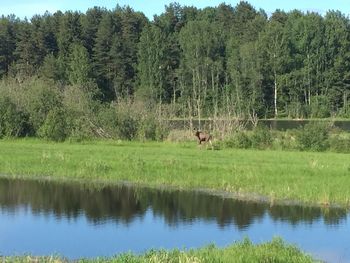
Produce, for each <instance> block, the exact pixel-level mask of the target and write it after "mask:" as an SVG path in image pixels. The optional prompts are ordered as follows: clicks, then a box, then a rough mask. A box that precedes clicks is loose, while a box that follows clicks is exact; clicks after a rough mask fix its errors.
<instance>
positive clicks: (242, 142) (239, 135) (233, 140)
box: [224, 131, 252, 149]
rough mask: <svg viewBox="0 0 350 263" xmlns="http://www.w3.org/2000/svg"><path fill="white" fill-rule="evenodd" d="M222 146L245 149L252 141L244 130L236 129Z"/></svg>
mask: <svg viewBox="0 0 350 263" xmlns="http://www.w3.org/2000/svg"><path fill="white" fill-rule="evenodd" d="M224 146H225V147H227V148H241V149H247V148H250V147H251V146H252V141H251V140H250V138H249V136H248V135H247V134H246V132H244V131H238V132H236V133H234V134H233V136H231V137H230V138H228V139H226V140H225V141H224Z"/></svg>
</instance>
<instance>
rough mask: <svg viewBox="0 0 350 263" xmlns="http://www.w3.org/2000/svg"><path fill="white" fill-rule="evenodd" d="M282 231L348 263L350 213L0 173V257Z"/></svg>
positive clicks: (196, 243)
mask: <svg viewBox="0 0 350 263" xmlns="http://www.w3.org/2000/svg"><path fill="white" fill-rule="evenodd" d="M275 236H280V237H282V238H283V239H284V240H285V241H287V242H288V243H293V244H296V245H297V246H299V247H300V248H301V249H302V250H304V251H306V252H307V253H310V254H312V255H313V256H314V257H315V258H318V259H323V260H325V261H327V262H350V249H349V246H350V245H349V244H350V215H349V213H348V211H346V210H344V209H339V208H332V209H321V208H312V207H303V206H297V205H292V206H282V205H274V206H272V207H270V206H269V205H268V204H264V203H256V202H244V201H239V200H234V199H230V198H224V197H222V196H215V195H209V194H205V193H203V192H194V191H192V192H191V191H170V190H157V189H149V188H135V187H131V186H125V185H124V186H103V185H100V186H94V187H92V186H89V185H87V184H83V183H76V182H75V183H67V182H61V183H57V182H50V181H33V180H18V179H16V180H15V179H6V178H0V255H22V254H24V253H30V254H32V255H50V254H59V255H62V256H64V257H67V258H69V259H76V258H80V257H97V256H112V255H115V254H117V253H122V252H128V251H132V252H135V253H141V252H144V251H145V250H149V249H152V248H154V249H159V248H165V249H171V248H180V249H187V248H197V247H201V246H205V245H208V244H212V243H214V244H216V245H217V246H220V247H223V246H227V245H229V244H232V243H233V242H235V241H241V240H242V239H243V238H245V237H249V238H250V239H251V240H252V241H253V242H255V243H260V242H266V241H270V240H271V239H272V238H273V237H275Z"/></svg>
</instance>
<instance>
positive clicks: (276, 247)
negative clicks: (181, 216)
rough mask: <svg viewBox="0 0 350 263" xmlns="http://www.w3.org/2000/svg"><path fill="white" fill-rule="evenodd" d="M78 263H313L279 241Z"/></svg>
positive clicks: (54, 260)
mask: <svg viewBox="0 0 350 263" xmlns="http://www.w3.org/2000/svg"><path fill="white" fill-rule="evenodd" d="M0 261H1V262H4V263H7V262H8V263H10V262H11V263H20V262H25V263H29V262H50V263H63V262H67V261H66V260H64V259H60V258H59V257H46V258H44V257H42V258H35V257H31V256H26V257H4V258H1V257H0ZM76 262H79V263H105V262H115V263H147V262H149V263H161V262H167V263H175V262H176V263H179V262H185V263H201V262H210V263H214V262H218V263H219V262H220V263H235V262H237V263H238V262H247V263H248V262H249V263H251V262H252V263H253V262H293V263H298V262H300V263H303V262H315V261H314V260H313V259H312V258H311V257H310V256H308V255H306V254H304V253H302V252H301V251H300V250H299V249H298V248H296V247H294V246H291V245H287V244H285V243H284V242H283V241H282V240H281V239H274V240H273V241H271V242H269V243H265V244H260V245H253V244H252V243H251V242H250V241H248V240H244V241H242V242H240V243H236V244H233V245H231V246H229V247H227V248H223V249H220V248H217V247H215V246H209V247H205V248H201V249H196V250H190V251H186V252H184V251H180V250H172V251H164V250H161V251H149V252H147V253H145V254H144V255H139V256H136V255H133V254H123V255H119V256H116V257H112V258H98V259H81V260H78V261H76Z"/></svg>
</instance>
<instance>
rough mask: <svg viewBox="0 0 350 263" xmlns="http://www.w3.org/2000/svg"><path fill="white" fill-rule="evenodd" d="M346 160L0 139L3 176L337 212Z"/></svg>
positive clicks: (347, 202)
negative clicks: (216, 194) (180, 191)
mask: <svg viewBox="0 0 350 263" xmlns="http://www.w3.org/2000/svg"><path fill="white" fill-rule="evenodd" d="M349 157H350V156H349V155H347V154H339V153H330V152H324V153H316V152H287V151H270V150H265V151H259V150H238V149H225V150H217V151H211V150H205V149H200V148H198V147H197V145H196V143H195V142H193V143H166V142H162V143H157V142H147V143H140V142H121V141H93V142H85V143H70V142H65V143H52V142H44V141H41V140H33V139H22V140H0V174H2V175H4V176H20V177H34V178H35V177H37V178H42V177H50V178H54V179H58V180H60V179H85V180H101V181H107V182H111V183H118V182H120V181H128V182H132V183H138V184H144V185H149V186H162V187H163V186H170V187H177V188H186V189H198V188H200V189H209V190H215V191H226V192H231V193H233V194H234V195H235V196H238V197H241V198H259V196H260V195H261V196H264V197H266V198H267V199H268V200H269V201H271V202H275V201H276V202H278V201H281V200H292V201H298V202H304V203H308V204H311V203H312V204H319V205H341V206H343V207H350V187H349V185H350V162H349Z"/></svg>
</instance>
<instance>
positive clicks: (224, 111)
mask: <svg viewBox="0 0 350 263" xmlns="http://www.w3.org/2000/svg"><path fill="white" fill-rule="evenodd" d="M0 78H1V81H2V84H1V85H0V86H1V87H2V88H0V92H1V97H2V100H3V101H4V100H5V94H7V95H6V96H8V94H9V93H11V92H10V91H9V90H8V88H7V91H6V92H7V93H6V92H4V91H3V90H4V89H6V88H4V87H5V86H9V85H10V84H9V83H11V85H15V86H18V87H22V86H25V85H26V83H29V82H33V78H35V79H40V83H42V82H43V81H44V82H45V81H46V83H50V85H51V86H52V85H54V86H55V89H57V92H61V93H62V94H63V93H64V92H67V90H68V92H70V91H71V89H72V88H71V87H75V89H78V90H80V91H82V92H81V94H88V95H87V96H90V97H91V98H92V100H91V101H92V103H101V104H104V105H111V104H113V103H118V102H120V101H125V100H127V101H142V102H143V103H144V104H145V105H153V106H154V107H158V106H159V108H161V107H163V108H167V109H168V111H171V113H172V116H173V117H186V118H187V117H189V118H191V117H196V118H199V119H200V118H203V117H213V118H220V117H239V118H248V117H260V118H261V117H275V118H280V117H281V118H284V117H287V118H323V117H331V116H337V117H349V116H350V107H349V102H348V100H349V97H350V92H349V91H350V20H349V18H348V17H347V16H345V15H344V14H342V13H341V12H340V11H333V10H332V11H328V12H327V13H326V15H324V16H322V15H320V14H318V13H313V12H307V13H303V12H301V11H298V10H294V11H291V12H284V11H281V10H276V11H275V12H274V13H272V14H271V15H270V16H268V15H267V14H266V12H265V11H264V10H261V9H260V10H256V9H255V8H254V7H253V6H252V5H251V4H249V3H248V2H245V1H240V3H239V4H237V5H236V6H234V7H233V6H231V5H228V4H224V3H223V4H220V5H219V6H217V7H207V8H204V9H198V8H195V7H191V6H181V5H179V4H177V3H172V4H170V5H168V6H166V7H165V11H164V12H163V13H162V14H160V15H155V16H154V18H153V20H149V19H148V18H147V17H146V16H145V15H144V14H143V13H142V12H136V11H134V10H133V9H132V8H130V7H128V6H125V7H120V6H116V8H115V9H113V10H107V9H105V8H102V7H93V8H91V9H89V10H88V11H87V12H86V13H81V12H72V11H67V12H65V13H63V12H60V11H58V12H56V13H54V14H50V13H45V14H44V15H35V16H33V17H32V18H31V19H29V20H28V19H19V18H17V17H16V16H15V15H11V16H2V17H1V18H0ZM50 85H49V86H50ZM27 86H28V85H27ZM29 86H30V85H29ZM13 89H15V88H13ZM22 91H23V89H22V90H21V88H18V92H22ZM80 91H79V92H80ZM23 92H24V91H23ZM53 92H56V91H53ZM17 96H18V94H17ZM84 96H85V95H84ZM10 100H12V102H11V103H14V104H15V106H14V107H17V108H20V109H21V110H23V107H22V106H23V105H22V106H21V105H20V103H19V101H20V100H18V99H16V98H14V97H11V96H10ZM44 100H45V99H44ZM11 103H10V102H8V103H7V105H12V104H11ZM43 103H48V101H45V102H43ZM50 103H53V104H54V103H58V104H59V103H60V102H59V99H58V100H56V101H55V100H52V101H50ZM3 104H4V103H3ZM155 105H158V106H155ZM91 107H93V106H91ZM24 109H25V107H24ZM5 110H6V109H3V112H4V111H5ZM7 110H8V109H7ZM0 111H1V106H0ZM48 112H49V111H47V112H46V113H48ZM46 115H47V114H46ZM46 115H45V116H46ZM46 117H47V116H46ZM42 122H43V121H42ZM41 124H42V123H41Z"/></svg>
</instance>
